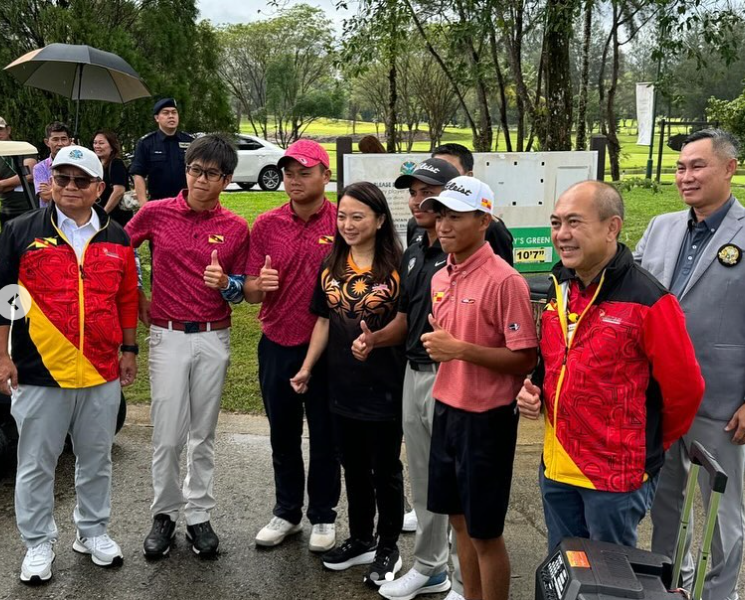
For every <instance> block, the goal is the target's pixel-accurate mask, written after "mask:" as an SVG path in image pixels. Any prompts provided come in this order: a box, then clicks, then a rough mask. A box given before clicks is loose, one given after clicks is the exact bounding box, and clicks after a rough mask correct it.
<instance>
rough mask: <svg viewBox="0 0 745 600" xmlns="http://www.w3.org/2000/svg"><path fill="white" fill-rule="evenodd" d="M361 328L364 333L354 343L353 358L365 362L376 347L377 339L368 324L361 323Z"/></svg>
mask: <svg viewBox="0 0 745 600" xmlns="http://www.w3.org/2000/svg"><path fill="white" fill-rule="evenodd" d="M360 327H362V333H361V334H360V335H359V337H358V338H357V339H356V340H354V342H352V356H354V357H355V358H356V359H357V360H359V361H363V362H364V361H366V360H367V357H368V356H369V355H370V352H372V351H373V348H374V347H375V338H374V335H373V332H372V331H370V328H369V327H368V326H367V323H365V322H364V321H360Z"/></svg>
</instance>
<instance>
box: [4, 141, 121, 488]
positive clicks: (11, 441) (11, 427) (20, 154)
mask: <svg viewBox="0 0 745 600" xmlns="http://www.w3.org/2000/svg"><path fill="white" fill-rule="evenodd" d="M36 154H37V150H36V148H35V147H34V146H32V145H31V144H28V143H26V142H0V157H2V158H4V159H6V160H8V161H10V162H11V163H12V165H13V170H14V171H15V172H16V173H26V174H28V170H27V169H26V167H24V165H23V159H24V157H26V156H29V155H31V156H34V155H36ZM21 187H22V188H23V192H24V195H25V196H26V200H27V202H28V205H29V206H30V207H31V209H32V210H35V209H37V208H38V207H39V205H38V203H37V200H36V194H35V193H34V190H33V188H32V187H31V183H30V182H29V181H28V180H27V179H26V178H25V177H21ZM0 260H3V257H1V256H0ZM126 416H127V403H126V400H125V398H124V394H122V398H121V403H120V404H119V413H118V415H117V419H116V431H117V432H118V431H119V430H120V429H121V428H122V425H124V419H125V418H126ZM17 442H18V431H17V429H16V424H15V421H14V420H13V417H12V416H11V414H10V396H6V395H5V394H0V476H2V475H3V474H5V473H7V472H10V471H13V470H14V469H15V464H16V447H17Z"/></svg>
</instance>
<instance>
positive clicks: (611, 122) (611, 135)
mask: <svg viewBox="0 0 745 600" xmlns="http://www.w3.org/2000/svg"><path fill="white" fill-rule="evenodd" d="M615 10H616V7H615V3H614V12H615ZM620 69H621V48H620V46H619V44H618V27H616V28H614V29H613V69H612V72H611V84H610V87H609V88H608V105H607V109H606V110H607V114H608V133H607V134H606V136H607V137H608V157H609V158H610V174H611V179H612V180H613V181H618V180H619V179H621V166H620V159H621V144H620V143H619V141H618V123H617V120H616V107H615V102H616V89H617V87H618V74H619V71H620Z"/></svg>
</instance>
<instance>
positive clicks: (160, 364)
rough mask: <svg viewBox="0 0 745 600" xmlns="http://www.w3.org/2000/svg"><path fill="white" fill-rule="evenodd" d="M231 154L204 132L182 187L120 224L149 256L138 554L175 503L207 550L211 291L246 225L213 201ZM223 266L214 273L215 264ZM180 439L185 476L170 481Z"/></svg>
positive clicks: (238, 253) (155, 548) (223, 338)
mask: <svg viewBox="0 0 745 600" xmlns="http://www.w3.org/2000/svg"><path fill="white" fill-rule="evenodd" d="M237 163H238V155H237V154H236V151H235V148H234V147H233V145H232V144H231V143H230V142H229V141H228V140H226V139H225V138H223V137H220V136H217V135H206V136H204V137H201V138H199V139H198V140H197V141H195V142H194V143H193V144H192V145H191V146H190V147H189V150H188V151H187V153H186V187H187V189H186V190H183V191H181V192H180V193H179V194H178V196H176V197H175V198H169V199H165V200H161V201H160V202H149V203H147V204H146V205H145V206H143V207H142V209H140V211H139V212H138V213H137V214H136V215H135V216H134V218H133V219H132V220H131V221H130V222H129V223H128V224H127V227H126V231H127V233H129V235H130V236H131V238H132V245H133V246H135V247H137V246H139V245H140V244H142V242H143V241H145V240H149V241H150V242H151V243H152V244H153V245H154V248H155V251H154V252H153V256H152V271H153V280H152V303H151V307H150V308H151V312H150V390H151V420H152V424H153V465H152V475H153V491H154V499H153V503H152V506H151V512H152V515H153V525H152V529H151V531H150V533H149V534H148V536H147V537H146V538H145V543H144V552H145V556H146V557H148V558H158V557H161V556H165V555H166V554H168V552H169V550H170V547H171V543H172V540H173V537H174V536H175V533H176V521H177V519H178V516H179V513H180V512H182V511H183V513H184V516H185V518H186V537H187V539H188V540H189V542H190V543H191V545H192V549H193V550H194V552H195V553H196V554H199V555H200V556H210V555H214V554H216V553H217V551H218V546H219V539H218V537H217V535H216V534H215V532H214V531H213V530H212V527H211V525H210V513H211V511H212V509H213V508H214V506H215V498H214V495H213V491H212V488H213V482H214V465H215V452H214V441H215V427H216V426H217V417H218V414H219V412H220V399H221V397H222V390H223V386H224V383H225V375H226V373H227V368H228V362H229V358H230V312H231V310H230V305H229V303H228V302H227V301H226V300H224V299H223V297H222V295H221V293H220V290H221V289H224V288H227V285H228V276H227V275H226V273H232V274H242V273H244V272H245V265H246V260H247V258H248V224H247V223H246V221H245V220H244V219H243V218H241V217H239V216H237V215H235V214H233V213H232V212H230V211H229V210H226V209H225V208H223V207H222V206H221V205H220V192H222V191H223V190H224V189H225V188H226V187H227V186H228V185H229V184H230V182H231V180H232V175H233V171H234V170H235V167H236V164H237ZM223 269H224V272H223ZM187 444H188V450H187V458H186V462H187V473H188V474H187V477H186V479H185V480H184V482H183V486H182V484H181V482H180V472H179V462H180V456H181V452H182V450H183V448H184V446H186V445H187Z"/></svg>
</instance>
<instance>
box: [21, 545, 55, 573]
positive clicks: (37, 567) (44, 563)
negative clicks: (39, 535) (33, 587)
mask: <svg viewBox="0 0 745 600" xmlns="http://www.w3.org/2000/svg"><path fill="white" fill-rule="evenodd" d="M53 562H54V550H52V543H51V542H42V543H41V544H39V545H38V546H34V547H33V548H29V549H28V550H26V556H25V557H24V559H23V564H22V565H21V581H23V582H24V583H41V582H42V581H49V580H50V579H51V578H52V563H53Z"/></svg>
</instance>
